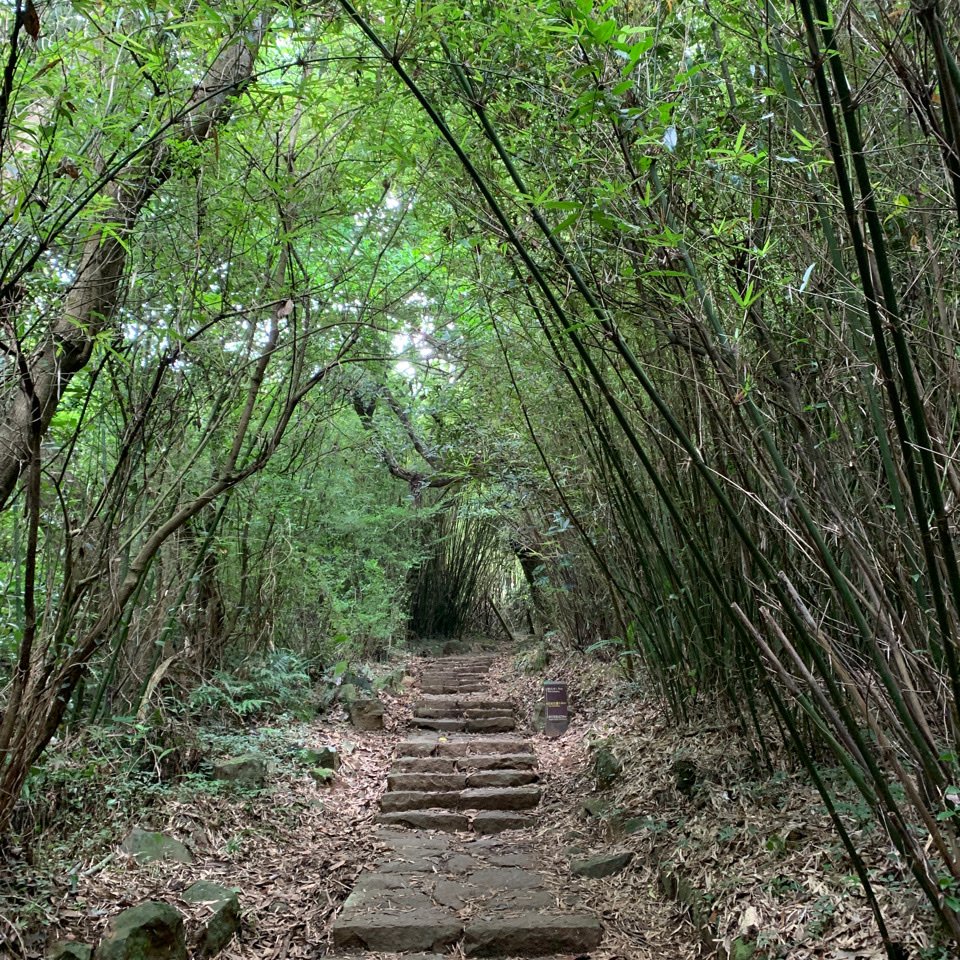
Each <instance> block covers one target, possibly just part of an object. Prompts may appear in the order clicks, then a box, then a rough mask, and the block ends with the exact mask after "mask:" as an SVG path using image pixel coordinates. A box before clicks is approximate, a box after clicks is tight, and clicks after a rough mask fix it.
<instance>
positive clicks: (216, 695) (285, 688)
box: [187, 650, 316, 723]
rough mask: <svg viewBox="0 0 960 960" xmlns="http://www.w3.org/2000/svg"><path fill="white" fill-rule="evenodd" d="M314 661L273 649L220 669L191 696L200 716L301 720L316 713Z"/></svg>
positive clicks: (246, 720)
mask: <svg viewBox="0 0 960 960" xmlns="http://www.w3.org/2000/svg"><path fill="white" fill-rule="evenodd" d="M314 696H315V694H314V692H313V684H312V680H311V663H310V661H308V660H305V659H304V658H303V657H302V656H300V655H299V654H296V653H294V652H293V651H290V650H274V651H271V652H270V653H269V654H267V655H266V656H265V657H262V658H260V657H258V658H256V659H251V660H248V661H246V662H244V663H241V664H239V665H238V666H237V667H236V668H234V669H232V670H230V671H217V672H216V673H214V674H213V676H212V677H211V678H210V679H209V680H207V681H205V682H204V683H201V684H199V685H198V686H197V687H195V688H194V689H193V690H192V691H191V692H190V696H189V699H188V701H187V702H188V708H189V710H190V711H191V712H192V713H193V714H194V715H196V716H197V717H198V718H203V719H204V720H210V719H212V718H217V719H220V720H221V721H223V720H227V721H234V722H236V721H239V722H243V723H249V722H251V721H253V720H265V719H268V718H271V717H277V716H281V715H290V716H293V717H297V718H298V719H301V720H307V719H309V718H310V717H311V716H312V715H313V714H315V713H316V708H315V707H314V706H312V704H313V701H314Z"/></svg>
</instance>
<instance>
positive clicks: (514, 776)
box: [461, 770, 540, 788]
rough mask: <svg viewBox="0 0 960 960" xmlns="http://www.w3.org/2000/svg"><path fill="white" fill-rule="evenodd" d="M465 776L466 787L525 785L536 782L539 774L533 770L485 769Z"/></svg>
mask: <svg viewBox="0 0 960 960" xmlns="http://www.w3.org/2000/svg"><path fill="white" fill-rule="evenodd" d="M461 776H463V774H461ZM466 778H467V782H466V786H467V787H468V788H475V787H526V786H529V785H530V784H532V783H536V782H537V781H538V780H539V779H540V775H539V774H538V773H537V772H536V771H535V770H485V771H483V772H481V773H468V774H466Z"/></svg>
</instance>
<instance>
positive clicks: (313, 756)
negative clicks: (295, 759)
mask: <svg viewBox="0 0 960 960" xmlns="http://www.w3.org/2000/svg"><path fill="white" fill-rule="evenodd" d="M300 759H301V760H302V761H303V763H304V764H305V765H306V766H308V767H326V768H328V769H330V770H339V769H340V752H339V751H338V750H337V748H336V747H320V748H319V749H315V748H313V747H304V749H303V750H301V751H300Z"/></svg>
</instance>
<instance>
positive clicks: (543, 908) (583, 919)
mask: <svg viewBox="0 0 960 960" xmlns="http://www.w3.org/2000/svg"><path fill="white" fill-rule="evenodd" d="M481 874H485V875H487V876H483V877H481V876H480V875H481ZM498 874H505V875H507V876H506V877H505V879H504V880H503V881H499V880H497V879H496V877H497V875H498ZM428 891H429V892H428ZM478 902H479V903H481V904H482V906H483V911H482V913H481V914H480V915H479V916H476V917H474V918H473V919H466V920H462V919H461V918H460V917H459V916H458V915H457V913H456V911H457V910H460V909H462V908H463V907H464V906H466V905H467V904H476V903H478ZM551 907H552V908H553V909H550V908H551ZM601 933H602V930H601V927H600V923H599V921H598V920H597V919H596V917H593V916H591V915H590V914H586V913H568V912H561V911H559V910H557V909H556V898H555V895H553V894H551V893H550V892H548V891H547V890H544V889H542V888H540V883H539V878H537V877H536V876H535V875H531V874H525V873H524V872H523V871H522V870H498V869H491V870H486V871H483V870H481V871H477V873H475V874H473V875H471V876H470V877H468V878H466V881H465V882H456V881H451V880H444V879H440V880H438V881H436V883H435V884H434V885H432V889H431V887H430V886H428V887H427V888H426V890H417V889H403V888H393V889H384V888H374V889H370V888H365V889H359V888H358V889H357V890H355V891H354V893H353V894H351V896H350V897H349V898H348V900H347V902H346V904H345V905H344V908H343V910H342V911H341V913H340V916H339V917H337V919H336V921H335V922H334V924H333V943H334V946H335V947H336V948H337V949H342V950H357V949H361V950H363V949H366V950H376V951H383V952H388V951H389V952H390V953H398V952H399V953H407V952H409V951H428V950H429V951H437V950H443V949H444V948H446V947H451V946H453V945H454V944H455V943H458V942H460V941H461V940H462V944H461V946H462V950H463V954H464V955H465V956H467V957H478V958H481V957H506V956H517V955H522V956H527V957H542V956H546V955H548V954H556V953H557V952H559V951H564V952H566V953H567V954H568V955H569V954H575V953H582V952H583V951H587V950H593V949H594V948H595V947H597V946H598V945H599V943H600V938H601Z"/></svg>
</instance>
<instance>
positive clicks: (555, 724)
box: [543, 680, 570, 737]
mask: <svg viewBox="0 0 960 960" xmlns="http://www.w3.org/2000/svg"><path fill="white" fill-rule="evenodd" d="M543 702H544V705H545V706H546V716H545V723H544V729H543V732H544V733H545V734H546V735H547V736H548V737H559V736H560V734H561V733H563V732H564V731H565V730H566V729H567V726H568V724H569V723H570V712H569V710H568V709H567V685H566V684H565V683H560V682H559V681H557V680H548V681H547V682H546V683H545V684H544V685H543Z"/></svg>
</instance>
